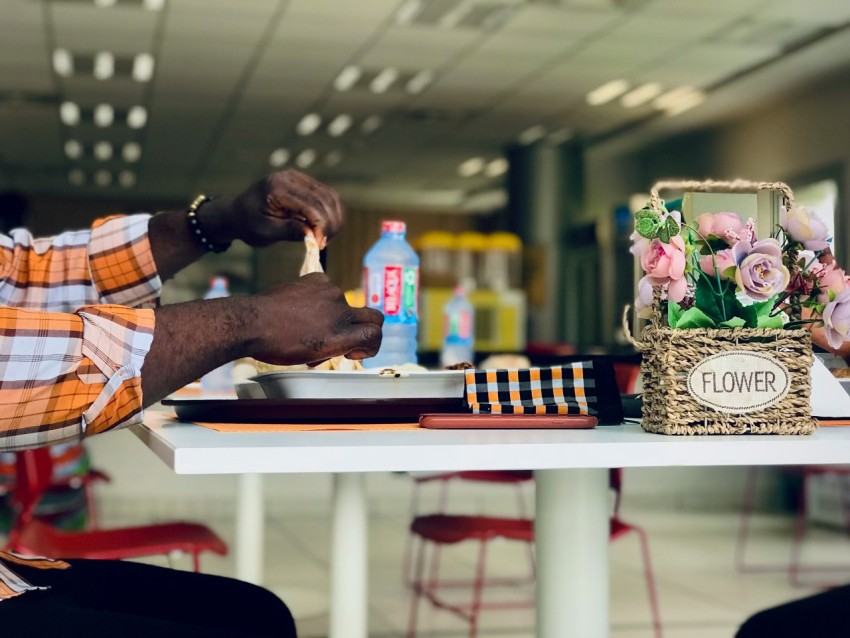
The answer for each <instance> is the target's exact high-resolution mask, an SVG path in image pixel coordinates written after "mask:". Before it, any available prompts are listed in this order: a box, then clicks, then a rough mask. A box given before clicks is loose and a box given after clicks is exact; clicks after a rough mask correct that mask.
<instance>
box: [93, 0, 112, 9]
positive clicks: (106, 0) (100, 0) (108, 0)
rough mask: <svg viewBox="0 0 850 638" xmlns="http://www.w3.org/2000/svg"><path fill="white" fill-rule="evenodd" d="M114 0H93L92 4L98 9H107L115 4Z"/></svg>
mask: <svg viewBox="0 0 850 638" xmlns="http://www.w3.org/2000/svg"><path fill="white" fill-rule="evenodd" d="M115 1H116V0H94V6H96V7H98V8H100V9H108V8H109V7H114V6H115Z"/></svg>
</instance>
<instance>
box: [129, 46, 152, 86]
mask: <svg viewBox="0 0 850 638" xmlns="http://www.w3.org/2000/svg"><path fill="white" fill-rule="evenodd" d="M154 64H155V63H154V59H153V56H152V55H151V54H150V53H138V54H136V57H135V58H133V72H132V74H133V79H134V80H135V81H136V82H150V80H151V78H152V77H153V69H154Z"/></svg>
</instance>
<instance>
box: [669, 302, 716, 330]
mask: <svg viewBox="0 0 850 638" xmlns="http://www.w3.org/2000/svg"><path fill="white" fill-rule="evenodd" d="M715 326H716V324H715V322H714V321H713V320H712V319H711V317H709V316H708V315H706V314H705V313H704V312H703V311H702V310H700V309H699V308H697V307H696V306H694V307H693V308H688V309H687V310H685V312H683V313H682V316H681V317H679V321H678V323H677V324H676V326H675V327H676V328H683V329H684V328H714V327H715Z"/></svg>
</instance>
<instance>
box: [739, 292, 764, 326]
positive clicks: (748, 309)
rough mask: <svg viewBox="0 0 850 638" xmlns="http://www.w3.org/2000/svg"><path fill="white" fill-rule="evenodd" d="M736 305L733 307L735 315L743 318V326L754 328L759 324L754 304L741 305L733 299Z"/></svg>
mask: <svg viewBox="0 0 850 638" xmlns="http://www.w3.org/2000/svg"><path fill="white" fill-rule="evenodd" d="M735 301H736V303H737V306H736V308H735V316H736V317H741V318H742V319H743V320H744V327H745V328H756V327H758V324H759V316H758V311H757V310H756V307H755V305H752V306H742V305H741V302H740V301H738V300H737V299H735Z"/></svg>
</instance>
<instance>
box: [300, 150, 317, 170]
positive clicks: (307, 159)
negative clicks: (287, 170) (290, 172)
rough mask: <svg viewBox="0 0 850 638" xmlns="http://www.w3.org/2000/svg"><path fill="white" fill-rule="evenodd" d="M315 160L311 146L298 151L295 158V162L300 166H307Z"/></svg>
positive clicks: (314, 152)
mask: <svg viewBox="0 0 850 638" xmlns="http://www.w3.org/2000/svg"><path fill="white" fill-rule="evenodd" d="M315 161H316V151H314V150H313V149H311V148H305V149H304V150H303V151H301V152H300V153H298V157H296V158H295V163H296V164H298V166H299V167H300V168H309V167H310V165H311V164H312V163H313V162H315Z"/></svg>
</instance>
